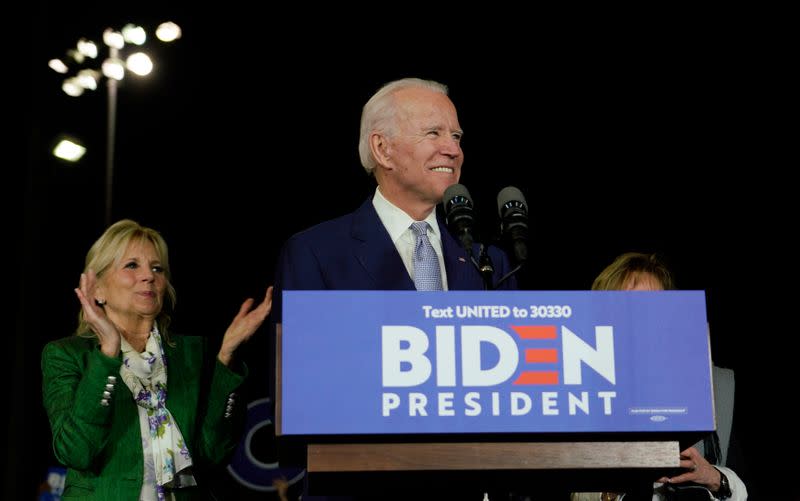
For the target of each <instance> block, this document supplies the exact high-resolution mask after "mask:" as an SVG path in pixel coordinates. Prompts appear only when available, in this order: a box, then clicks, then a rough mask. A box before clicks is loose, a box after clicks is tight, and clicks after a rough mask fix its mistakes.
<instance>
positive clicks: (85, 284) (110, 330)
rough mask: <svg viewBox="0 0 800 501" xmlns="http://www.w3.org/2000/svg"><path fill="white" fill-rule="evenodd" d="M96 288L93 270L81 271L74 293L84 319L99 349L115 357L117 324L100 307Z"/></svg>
mask: <svg viewBox="0 0 800 501" xmlns="http://www.w3.org/2000/svg"><path fill="white" fill-rule="evenodd" d="M96 288H97V275H95V273H94V270H88V272H87V273H81V279H80V283H79V285H78V288H77V289H75V294H76V295H77V296H78V300H79V301H80V302H81V308H82V309H83V318H84V320H86V323H88V324H89V327H90V328H91V329H92V332H94V333H95V334H96V335H97V338H98V340H99V341H100V349H101V350H102V352H103V353H104V354H106V355H107V356H109V357H116V356H117V355H118V354H119V347H120V333H119V330H118V329H117V326H115V325H114V323H113V322H112V321H111V320H109V318H108V315H106V310H105V309H104V308H103V307H102V305H103V304H105V303H99V302H98V301H96V300H95V297H94V293H95V289H96Z"/></svg>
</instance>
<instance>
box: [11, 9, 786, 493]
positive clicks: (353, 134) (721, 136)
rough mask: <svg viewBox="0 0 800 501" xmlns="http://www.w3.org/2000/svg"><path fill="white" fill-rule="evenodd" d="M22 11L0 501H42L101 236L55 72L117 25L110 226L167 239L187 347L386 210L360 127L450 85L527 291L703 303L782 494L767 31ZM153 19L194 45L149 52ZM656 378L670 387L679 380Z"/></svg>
mask: <svg viewBox="0 0 800 501" xmlns="http://www.w3.org/2000/svg"><path fill="white" fill-rule="evenodd" d="M27 9H28V10H27V11H26V14H27V15H26V16H24V17H22V18H20V20H19V27H21V28H22V29H23V31H25V32H27V36H28V39H29V43H27V44H26V45H25V47H27V50H26V51H24V52H23V54H22V59H23V62H22V64H23V66H21V67H23V68H25V72H26V75H27V81H28V83H27V85H26V86H25V90H26V91H25V92H23V93H22V95H21V97H20V98H19V99H16V98H14V99H13V101H15V103H12V104H17V105H21V107H22V111H23V113H22V116H21V119H20V122H19V123H21V124H22V127H21V130H22V134H21V135H18V134H12V136H11V137H12V138H14V139H13V141H15V142H17V144H15V146H16V149H17V151H22V153H21V159H20V160H19V162H20V165H22V166H24V168H23V169H13V172H10V173H9V176H10V177H9V179H10V180H11V181H10V189H7V190H5V191H7V192H9V196H8V197H7V201H10V204H11V208H10V209H9V211H8V212H7V213H8V214H10V215H11V216H12V217H9V218H8V223H7V227H6V228H7V231H8V232H9V233H8V240H7V241H9V242H13V243H14V244H15V245H14V247H15V250H16V254H15V255H14V256H13V261H11V263H10V266H9V268H10V269H11V272H12V280H13V281H12V283H13V284H16V287H15V290H16V293H15V294H12V295H11V296H12V297H13V298H15V300H16V303H14V304H13V306H12V307H13V309H14V311H15V331H14V336H15V337H14V342H13V343H12V345H13V349H14V352H13V361H14V362H13V368H12V369H11V370H10V371H9V372H10V373H11V383H12V384H11V391H10V392H9V393H8V394H7V397H8V398H9V399H11V400H12V402H13V404H11V405H9V408H10V409H11V411H12V412H11V413H10V415H9V425H8V426H7V427H6V431H4V433H3V435H2V440H4V441H8V443H7V446H6V447H4V448H3V450H5V451H7V456H6V458H7V461H6V464H7V466H6V469H5V485H4V488H5V493H6V494H7V495H6V496H4V498H6V499H30V498H32V497H33V496H34V495H35V492H36V488H37V486H38V484H39V483H40V482H41V481H42V480H43V477H44V474H45V472H46V469H47V467H48V466H49V465H52V464H55V460H54V459H53V458H52V453H51V449H50V444H49V441H50V435H49V426H48V423H47V420H46V417H45V415H44V411H43V409H42V405H41V390H40V385H41V375H40V369H39V356H40V353H41V349H42V346H43V345H44V343H46V342H47V341H49V340H52V339H56V338H59V337H63V336H66V335H69V334H71V333H72V331H73V329H74V327H75V321H76V316H77V312H78V303H77V301H76V300H75V296H74V293H73V292H72V289H73V288H74V287H75V286H76V284H77V282H78V275H79V273H80V271H81V270H82V268H83V259H84V257H85V253H86V251H87V250H88V248H89V247H90V245H91V244H92V242H93V241H94V240H95V239H96V238H97V237H98V236H99V235H100V234H101V233H102V231H103V229H104V227H105V224H104V215H103V211H104V206H103V201H104V191H103V190H104V169H105V163H104V162H105V123H106V122H105V120H106V93H105V89H104V88H103V87H100V88H98V90H97V91H94V92H91V91H87V93H86V94H85V95H83V96H81V97H78V98H73V97H69V96H67V95H66V94H64V93H63V92H62V91H61V90H60V86H61V81H62V79H63V77H62V76H61V75H58V74H56V73H55V72H53V71H52V70H50V69H49V68H48V67H47V61H48V60H49V59H50V58H53V57H63V56H64V53H65V51H66V50H67V49H68V48H71V47H74V44H75V43H76V42H77V39H78V38H80V37H87V38H91V39H93V40H94V41H95V42H96V43H98V44H99V48H100V58H98V60H97V62H95V63H94V64H95V65H96V66H99V61H100V59H101V58H102V57H103V55H104V53H105V51H104V49H103V48H104V47H105V46H103V45H102V42H101V34H102V32H103V30H104V29H105V28H106V27H107V26H112V27H115V28H117V29H119V28H121V27H122V26H123V25H124V24H126V23H127V22H134V23H138V24H141V25H143V26H144V27H145V28H148V29H149V34H150V39H149V41H148V44H147V46H146V50H148V51H149V52H150V53H151V57H152V58H153V59H154V61H155V65H156V66H155V69H154V71H153V73H152V74H151V75H150V76H149V77H147V78H137V77H135V76H133V75H131V74H128V76H126V78H125V80H123V82H122V83H121V86H120V89H119V104H118V117H117V135H116V138H117V145H116V164H115V181H114V192H113V219H114V220H117V219H120V218H125V217H127V218H132V219H135V220H137V221H139V222H140V223H142V224H145V225H148V226H152V227H155V228H157V229H159V230H160V231H161V232H162V234H163V235H164V236H165V238H166V239H167V241H168V242H169V244H170V251H171V258H172V259H171V261H172V262H171V265H172V270H173V282H174V284H175V286H176V288H177V291H178V305H177V310H176V314H175V323H174V327H175V329H176V330H177V331H179V332H186V333H194V334H202V335H207V336H212V337H216V338H220V339H221V336H222V333H223V332H224V329H225V327H226V326H227V325H228V323H229V322H230V320H231V319H232V318H233V315H234V314H235V313H236V311H237V308H238V305H239V304H240V303H241V301H242V300H243V299H244V298H245V297H248V296H260V295H261V294H263V289H264V287H266V285H268V284H270V283H271V282H272V276H273V272H274V264H275V259H276V256H277V252H278V250H279V248H280V245H281V244H282V242H283V241H284V240H285V239H286V238H287V237H288V236H289V235H291V234H292V233H294V232H296V231H299V230H301V229H303V228H305V227H307V226H310V225H312V224H315V223H317V222H319V221H322V220H324V219H329V218H331V217H334V216H338V215H340V214H343V213H345V212H349V211H350V210H353V209H354V208H356V207H357V206H358V205H359V204H360V203H361V202H362V201H363V200H364V199H365V198H366V197H367V196H369V195H370V194H371V193H372V191H373V189H374V185H373V181H372V180H371V179H370V178H368V177H367V176H366V175H365V174H364V172H363V169H362V168H361V166H360V163H359V160H358V153H357V143H358V127H359V117H360V112H361V107H362V106H363V104H364V102H366V100H367V99H368V98H369V96H370V95H371V94H372V93H373V92H374V91H375V90H377V88H378V87H379V86H380V85H382V84H383V83H385V82H387V81H389V80H393V79H396V78H401V77H405V76H418V77H422V78H430V79H434V80H438V81H441V82H443V83H445V84H447V85H449V86H450V89H451V93H450V95H451V98H452V100H453V101H454V103H455V104H456V106H457V108H458V112H459V119H460V122H461V126H462V127H463V128H464V130H465V137H464V141H463V148H464V152H465V158H466V162H465V164H464V170H463V175H462V179H461V182H462V183H463V184H464V185H466V186H467V187H468V188H469V190H470V192H471V193H472V196H473V198H474V200H475V203H476V211H477V213H478V216H479V219H480V223H481V228H482V229H483V232H484V234H485V236H486V237H487V238H492V237H494V236H495V233H496V227H497V224H498V223H497V217H496V208H495V197H496V194H497V192H498V191H499V190H500V189H501V188H503V187H504V186H507V185H514V186H517V187H519V188H520V189H521V190H522V191H523V193H524V194H525V195H526V197H527V200H528V203H529V206H530V214H531V220H530V224H531V230H532V231H531V253H532V260H531V262H532V263H533V264H532V266H531V267H530V268H529V269H528V270H527V272H526V274H525V275H524V276H522V277H521V281H522V285H523V287H524V288H527V289H537V290H571V289H586V288H588V287H589V286H590V285H591V282H592V280H593V278H594V277H595V276H596V275H597V273H598V272H599V271H600V270H602V268H603V267H604V266H606V265H607V264H608V263H609V262H610V261H611V260H612V259H613V258H614V257H615V256H616V255H618V254H620V253H622V252H626V251H631V250H638V251H645V252H652V251H656V252H659V253H661V254H662V255H663V256H664V257H665V259H666V260H667V262H668V263H669V264H670V266H671V268H672V269H673V271H674V272H675V275H676V278H677V282H678V286H679V287H680V288H682V289H702V290H705V291H706V297H707V301H708V315H709V320H710V323H711V338H712V354H713V358H714V361H715V362H716V363H717V364H718V365H721V366H725V367H731V368H733V369H735V370H736V378H737V390H738V393H737V400H736V421H737V426H738V430H739V432H740V438H741V442H742V445H743V448H744V452H745V455H746V458H747V460H748V463H749V466H750V474H751V477H750V478H748V483H749V484H750V485H752V489H751V490H752V491H753V493H754V495H753V496H751V499H770V498H771V497H772V496H773V495H775V496H777V493H778V492H782V491H781V490H779V487H778V486H777V485H776V484H775V479H776V478H784V479H785V478H786V477H784V476H783V475H785V474H786V471H788V466H787V462H788V461H789V452H790V451H791V450H792V449H793V448H794V447H795V446H796V444H797V439H796V434H795V432H793V431H792V432H790V431H788V430H787V428H790V426H789V423H791V422H792V418H791V414H788V413H787V411H786V410H785V409H783V408H782V407H781V406H782V405H784V404H785V403H786V402H787V401H792V399H791V397H790V396H789V395H787V394H786V393H782V400H781V404H780V405H775V404H773V403H772V402H771V401H770V400H769V398H768V397H767V394H768V392H770V391H771V390H776V389H777V393H779V394H781V392H782V391H783V388H795V387H796V381H797V378H796V376H792V377H791V378H790V377H789V375H788V373H789V372H791V371H790V370H789V369H788V368H787V367H788V366H787V365H786V364H785V363H783V362H780V360H782V358H781V357H780V356H779V354H781V353H783V354H787V353H788V354H789V355H791V354H792V353H793V351H792V348H791V346H793V341H792V339H791V336H792V335H794V331H796V328H795V327H793V326H791V324H788V325H783V324H781V322H779V321H778V320H779V319H786V318H789V315H787V312H789V313H791V312H792V310H791V305H788V307H789V308H790V309H788V310H786V309H785V308H786V307H787V305H786V304H785V303H783V302H781V301H779V300H778V298H779V297H780V295H779V293H778V291H777V289H778V288H779V287H781V285H788V284H791V283H793V282H792V281H791V280H789V278H788V277H789V274H790V273H793V272H794V268H795V264H794V263H795V262H796V259H793V258H794V250H795V247H794V246H793V245H791V244H790V243H789V241H790V240H791V238H790V237H791V236H792V235H791V234H792V233H795V232H796V231H795V230H796V227H797V225H796V222H795V219H794V218H793V217H792V215H793V214H794V212H796V209H792V207H794V206H795V205H796V202H795V199H794V198H793V197H794V183H793V182H791V181H790V179H791V178H792V176H791V170H793V169H794V168H796V165H797V162H796V155H795V156H794V157H790V158H794V160H792V161H789V160H787V159H786V157H784V155H782V154H780V153H779V150H780V148H781V147H782V146H781V145H782V144H783V143H784V142H786V141H787V140H788V138H789V137H790V136H789V133H788V129H785V128H784V125H783V123H784V119H785V118H788V117H784V115H785V114H786V113H787V112H785V111H784V110H785V108H786V104H785V99H784V97H783V96H782V94H781V93H780V89H781V87H782V86H783V85H784V82H785V71H786V70H785V66H784V65H782V64H777V62H776V60H775V59H774V58H773V57H770V52H769V51H765V50H764V49H765V48H767V49H768V48H770V46H771V45H772V42H771V40H772V39H771V38H769V36H768V38H767V40H768V41H766V42H765V39H764V38H762V37H759V36H756V35H754V34H753V33H752V32H750V31H749V30H746V29H742V24H741V23H742V22H745V23H746V22H747V21H746V20H745V21H742V20H741V19H739V20H738V22H737V23H727V22H725V20H723V19H721V18H718V17H708V18H704V19H703V20H693V21H686V22H682V23H678V24H674V23H668V22H665V23H664V24H663V25H661V24H658V23H655V22H654V21H653V19H652V17H648V16H644V17H643V18H642V19H641V20H640V21H641V22H639V23H632V24H630V25H628V26H626V27H625V29H624V30H620V29H616V27H614V28H615V29H612V27H611V25H601V24H592V23H591V22H586V20H584V21H583V22H584V23H585V24H586V25H587V26H591V28H592V29H591V30H583V29H582V26H578V25H576V24H574V22H575V21H576V20H575V19H571V18H568V19H562V20H561V21H560V22H558V23H556V24H557V25H558V26H554V25H553V23H551V22H550V20H548V19H545V18H542V17H536V18H528V17H525V16H522V15H521V14H520V13H514V12H504V13H502V15H499V14H498V15H495V14H491V13H489V14H485V15H484V16H483V17H482V18H481V21H480V23H475V24H471V23H467V22H463V23H460V22H455V20H454V19H451V18H448V16H446V15H445V16H442V17H439V16H432V15H430V13H428V14H426V15H424V16H421V17H420V18H415V17H413V16H412V17H411V18H410V19H408V20H406V19H403V16H402V15H400V16H398V17H393V18H392V22H391V23H388V24H385V23H383V22H382V21H383V20H382V19H379V18H377V17H376V18H375V19H370V20H368V21H365V22H363V23H355V22H354V23H353V25H352V26H346V25H344V24H335V23H331V22H329V20H326V18H329V16H334V15H337V13H335V12H317V13H316V15H315V16H314V18H313V19H310V18H309V17H307V16H304V15H302V14H303V13H300V12H298V13H295V14H294V15H291V16H289V15H286V14H285V13H282V14H281V15H278V13H275V12H272V13H269V14H268V15H264V14H256V13H255V12H254V11H253V10H252V8H247V9H245V8H240V7H237V6H236V5H233V4H231V5H214V7H205V8H198V7H193V8H191V9H190V8H185V7H177V6H175V5H166V6H164V5H162V6H159V7H157V8H156V7H151V6H149V5H137V6H129V7H122V6H116V7H113V6H108V5H104V6H102V7H101V6H99V5H96V6H93V7H92V8H81V9H80V10H78V11H70V10H68V8H67V7H66V6H60V5H55V4H53V3H51V2H43V1H39V2H38V3H37V2H34V3H31V4H29V5H28V7H27ZM745 17H746V16H745ZM165 20H173V21H174V22H177V23H178V24H179V25H180V26H181V27H182V29H183V38H182V39H180V40H178V41H177V42H175V43H173V44H169V45H167V44H162V43H160V42H158V41H155V37H154V36H152V31H153V29H154V28H155V26H156V25H157V24H158V23H159V22H161V21H165ZM750 21H751V22H753V23H755V24H757V21H755V20H750ZM744 26H747V24H745V25H744ZM239 29H241V30H243V31H241V32H240V31H238V30H239ZM348 39H354V41H352V42H348V41H346V40H348ZM775 43H776V44H777V43H779V42H778V41H776V42H775ZM17 95H19V93H17ZM795 121H796V120H795ZM15 129H17V131H18V128H15ZM61 133H70V134H73V135H76V136H79V137H81V138H82V139H83V140H84V142H85V144H86V145H87V147H88V148H89V152H88V153H87V155H86V156H85V157H84V158H83V159H82V161H81V162H80V163H78V164H76V165H68V164H65V163H62V162H59V161H56V160H55V159H54V158H53V157H52V156H51V155H50V149H51V148H52V146H53V145H54V144H55V140H56V138H57V137H58V135H59V134H61ZM795 135H796V134H795ZM23 144H24V145H25V148H24V150H23V149H22V148H20V147H19V146H20V145H23ZM20 208H22V210H21V211H20ZM790 297H791V296H790ZM787 303H788V301H787ZM790 332H791V333H790ZM266 338H267V332H266V329H265V330H264V332H261V333H260V334H259V337H258V338H257V339H254V340H253V341H252V347H253V348H252V349H248V350H247V352H248V353H247V354H246V357H247V358H248V360H249V363H250V365H251V367H254V368H255V369H254V374H255V377H254V378H253V381H251V383H250V384H251V387H252V388H251V389H250V390H251V394H252V395H253V397H254V398H256V397H258V396H261V395H265V394H266V384H267V383H266V375H265V374H266V371H265V368H263V367H261V366H260V365H259V364H260V357H261V353H263V352H264V350H265V349H266V348H265V347H266ZM664 367H665V368H666V367H674V369H673V370H680V361H679V360H670V361H665V362H664ZM784 371H785V372H786V375H784ZM766 432H769V433H766ZM780 483H781V484H783V485H785V480H783V481H781V482H780ZM759 493H760V494H761V496H759V495H758V494H759ZM782 495H783V492H782Z"/></svg>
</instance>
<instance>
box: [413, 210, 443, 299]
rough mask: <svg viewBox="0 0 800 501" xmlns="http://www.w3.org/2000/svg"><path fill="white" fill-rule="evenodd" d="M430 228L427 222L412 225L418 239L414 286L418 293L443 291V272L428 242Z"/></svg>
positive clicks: (415, 250) (415, 246) (415, 252)
mask: <svg viewBox="0 0 800 501" xmlns="http://www.w3.org/2000/svg"><path fill="white" fill-rule="evenodd" d="M428 228H429V226H428V223H426V222H425V221H419V222H415V223H412V224H411V230H412V231H413V232H414V235H415V236H416V237H417V242H416V244H414V285H415V286H416V287H417V290H418V291H440V290H443V289H442V272H441V270H439V258H438V256H437V255H436V251H435V250H434V249H433V245H431V241H430V240H428Z"/></svg>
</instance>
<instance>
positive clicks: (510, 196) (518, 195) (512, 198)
mask: <svg viewBox="0 0 800 501" xmlns="http://www.w3.org/2000/svg"><path fill="white" fill-rule="evenodd" d="M509 202H521V203H522V206H523V207H524V210H525V212H527V211H528V203H527V202H526V201H525V195H523V194H522V192H521V191H520V190H519V189H518V188H515V187H514V186H506V187H505V188H503V189H502V190H500V193H498V194H497V212H498V213H500V217H503V216H504V214H503V212H504V211H503V208H505V207H507V206H508V204H509ZM514 205H518V204H514Z"/></svg>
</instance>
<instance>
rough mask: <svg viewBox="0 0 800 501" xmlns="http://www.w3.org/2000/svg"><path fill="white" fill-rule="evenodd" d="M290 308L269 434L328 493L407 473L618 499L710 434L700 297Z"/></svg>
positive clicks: (405, 300)
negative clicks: (603, 493) (299, 457)
mask: <svg viewBox="0 0 800 501" xmlns="http://www.w3.org/2000/svg"><path fill="white" fill-rule="evenodd" d="M283 304H284V311H283V325H282V326H280V328H279V332H278V339H277V341H278V345H277V349H276V353H277V377H276V381H277V388H276V396H277V399H276V400H277V409H276V433H277V434H278V436H279V440H280V441H283V442H284V443H287V444H293V446H296V448H299V449H301V450H302V451H303V453H304V457H303V460H304V461H306V464H307V470H308V474H309V480H310V482H311V484H310V485H311V486H312V487H314V485H315V484H316V485H318V486H320V487H319V489H313V490H318V492H326V493H334V492H337V491H338V492H344V491H347V490H348V489H350V490H352V488H353V486H354V485H356V484H357V483H362V482H363V479H364V478H368V477H371V478H374V479H375V481H376V482H380V483H385V482H393V481H395V480H398V481H397V482H396V484H397V485H401V484H403V481H402V478H403V477H404V476H408V475H410V474H412V473H413V474H414V475H416V476H415V478H416V479H417V480H419V479H423V481H425V479H427V478H431V479H435V480H432V481H436V482H441V483H443V485H445V486H446V485H447V484H448V483H451V482H459V481H464V480H467V481H475V482H477V483H480V484H481V486H480V488H485V489H487V490H488V489H491V488H492V486H493V485H501V486H503V487H504V488H507V487H508V486H515V485H518V486H519V487H520V488H521V489H524V487H525V484H530V483H531V482H535V481H536V479H537V478H540V479H542V480H546V481H547V482H549V483H550V484H551V485H560V483H561V484H563V487H564V489H565V490H613V489H615V488H616V489H618V490H624V489H620V487H623V488H624V487H625V486H629V485H630V484H631V483H636V482H639V483H642V484H646V483H652V481H653V480H654V479H655V478H658V477H659V476H661V475H663V474H665V473H674V471H675V470H676V469H677V468H678V466H679V451H680V450H681V449H682V448H684V447H686V446H688V445H691V444H693V443H694V442H695V441H696V440H698V439H699V438H701V437H702V436H704V435H705V434H708V433H710V432H711V431H713V430H714V429H715V417H714V408H713V394H712V381H711V362H710V353H709V342H708V329H707V321H706V310H705V296H704V293H703V292H702V291H663V292H621V291H613V292H588V291H549V292H532V291H515V292H505V291H490V292H486V291H464V292H462V291H450V292H415V291H285V292H284V303H283ZM356 478H358V479H361V480H359V481H355V480H354V479H356ZM327 491H331V492H327Z"/></svg>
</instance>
